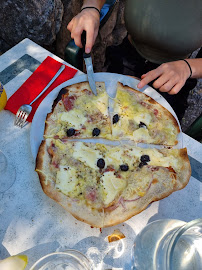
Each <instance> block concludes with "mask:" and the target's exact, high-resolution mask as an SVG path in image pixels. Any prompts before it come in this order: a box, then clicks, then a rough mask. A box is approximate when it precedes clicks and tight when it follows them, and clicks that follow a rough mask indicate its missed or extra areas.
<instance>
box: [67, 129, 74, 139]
mask: <svg viewBox="0 0 202 270" xmlns="http://www.w3.org/2000/svg"><path fill="white" fill-rule="evenodd" d="M74 134H75V129H74V128H69V129H68V130H67V136H68V137H71V136H73V135H74Z"/></svg>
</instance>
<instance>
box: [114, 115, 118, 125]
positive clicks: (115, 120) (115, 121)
mask: <svg viewBox="0 0 202 270" xmlns="http://www.w3.org/2000/svg"><path fill="white" fill-rule="evenodd" d="M118 121H119V115H118V114H115V115H114V116H113V124H116V123H117V122H118Z"/></svg>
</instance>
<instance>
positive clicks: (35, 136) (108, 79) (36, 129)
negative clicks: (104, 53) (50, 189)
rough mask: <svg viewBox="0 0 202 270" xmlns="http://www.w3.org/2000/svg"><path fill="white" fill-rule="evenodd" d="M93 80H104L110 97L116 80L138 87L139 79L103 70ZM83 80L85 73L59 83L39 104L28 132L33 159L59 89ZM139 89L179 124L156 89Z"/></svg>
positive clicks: (148, 87)
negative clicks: (170, 114) (162, 107)
mask: <svg viewBox="0 0 202 270" xmlns="http://www.w3.org/2000/svg"><path fill="white" fill-rule="evenodd" d="M95 80H96V81H99V82H105V86H106V90H107V93H108V94H109V96H111V97H115V94H116V86H117V82H118V81H119V82H121V83H123V84H126V85H128V86H130V87H132V88H135V89H138V88H137V84H138V82H139V80H137V79H135V78H132V77H129V76H126V75H120V74H115V73H104V72H100V73H95ZM84 81H87V75H85V74H84V75H80V76H76V77H75V78H73V79H71V80H68V81H66V82H64V83H62V84H60V85H59V86H58V87H56V88H55V89H53V90H52V91H51V92H50V93H49V94H48V95H47V96H46V97H45V98H44V100H43V101H42V102H41V104H40V105H39V107H38V109H37V111H36V113H35V115H34V118H33V121H32V125H31V132H30V144H31V151H32V155H33V157H34V160H35V159H36V156H37V152H38V149H39V146H40V144H41V141H42V140H43V133H44V126H45V120H46V116H47V113H49V112H51V110H52V104H53V101H54V100H55V99H56V97H57V95H58V93H59V91H60V90H61V89H62V88H63V87H66V86H69V85H72V84H75V83H79V82H84ZM139 91H141V92H144V93H145V94H147V95H148V96H150V97H152V98H153V99H155V100H156V101H157V102H158V103H160V104H161V105H162V106H164V107H165V108H166V109H167V110H168V111H170V112H171V113H172V114H173V116H174V117H175V118H176V120H177V122H178V124H179V126H180V123H179V121H178V119H177V116H176V114H175V112H174V111H173V109H172V107H171V106H170V104H169V103H168V102H167V101H166V100H165V99H164V98H163V97H162V96H161V95H160V94H159V93H158V92H157V91H156V90H154V89H153V88H152V87H150V86H148V85H146V86H145V87H144V88H142V89H140V90H139ZM178 141H179V143H178V145H177V146H176V147H180V148H181V147H182V132H180V134H179V136H178Z"/></svg>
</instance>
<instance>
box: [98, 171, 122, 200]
mask: <svg viewBox="0 0 202 270" xmlns="http://www.w3.org/2000/svg"><path fill="white" fill-rule="evenodd" d="M101 183H102V184H101V185H102V189H103V194H102V197H103V202H104V204H105V205H108V204H110V203H111V202H112V201H113V200H114V199H115V197H116V196H117V195H118V193H119V192H120V191H121V190H123V189H124V188H125V186H126V182H125V181H124V180H123V179H121V178H117V177H116V176H115V175H114V173H113V172H112V171H110V172H105V173H104V174H103V176H102V177H101Z"/></svg>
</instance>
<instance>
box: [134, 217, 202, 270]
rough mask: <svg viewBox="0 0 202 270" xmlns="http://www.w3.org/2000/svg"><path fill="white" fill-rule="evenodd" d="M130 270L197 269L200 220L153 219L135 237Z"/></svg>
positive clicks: (201, 259)
mask: <svg viewBox="0 0 202 270" xmlns="http://www.w3.org/2000/svg"><path fill="white" fill-rule="evenodd" d="M132 269H133V270H148V269H149V270H201V269H202V219H196V220H193V221H190V222H188V223H186V222H184V221H180V220H172V219H165V220H157V221H154V222H151V223H149V224H148V225H147V226H146V227H145V228H144V229H143V230H142V231H141V232H140V233H139V234H138V235H137V237H136V239H135V243H134V247H133V251H132Z"/></svg>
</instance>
